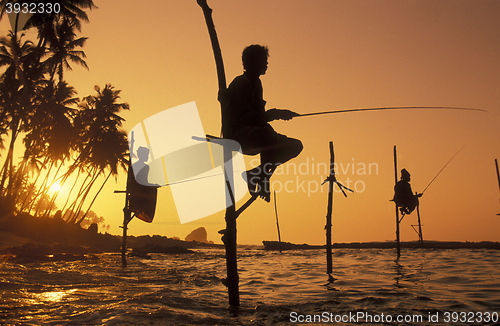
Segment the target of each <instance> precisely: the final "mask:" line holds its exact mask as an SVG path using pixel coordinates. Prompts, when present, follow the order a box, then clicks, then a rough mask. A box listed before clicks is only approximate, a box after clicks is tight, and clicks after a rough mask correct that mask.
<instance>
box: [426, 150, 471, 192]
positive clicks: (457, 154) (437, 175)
mask: <svg viewBox="0 0 500 326" xmlns="http://www.w3.org/2000/svg"><path fill="white" fill-rule="evenodd" d="M464 147H465V145H464V146H462V148H460V149H459V150H458V152H456V153H455V155H453V156H452V157H451V158H450V160H449V161H448V162H446V164H445V165H444V166H443V168H442V169H441V170H439V172H438V173H437V174H436V176H435V177H434V178H433V179H432V180H431V182H429V184H428V185H427V187H425V189H424V191H422V194H424V192H425V191H426V190H427V188H429V186H430V185H431V184H432V183H433V182H434V180H436V178H437V177H438V176H439V175H440V174H441V172H443V170H444V169H445V168H446V166H448V164H450V162H451V161H452V160H453V159H454V158H455V156H457V155H458V153H460V152H461V151H462V149H464Z"/></svg>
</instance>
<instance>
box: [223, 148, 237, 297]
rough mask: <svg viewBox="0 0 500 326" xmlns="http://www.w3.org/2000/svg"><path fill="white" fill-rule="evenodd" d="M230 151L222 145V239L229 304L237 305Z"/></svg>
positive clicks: (234, 219)
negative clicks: (223, 218) (223, 201)
mask: <svg viewBox="0 0 500 326" xmlns="http://www.w3.org/2000/svg"><path fill="white" fill-rule="evenodd" d="M231 159H232V153H231V149H230V148H228V146H224V178H225V182H226V187H227V191H228V195H227V196H226V203H227V204H228V205H227V208H226V216H225V220H226V230H225V232H224V236H223V237H222V241H223V242H224V247H225V249H226V269H227V279H226V286H227V291H228V296H229V305H230V306H232V307H238V306H239V305H240V292H239V276H238V257H237V240H236V239H237V237H236V218H237V215H236V202H235V199H234V194H233V189H232V187H231V185H232V184H233V182H232V181H233V180H232V179H233V171H232V164H231ZM226 163H227V164H226Z"/></svg>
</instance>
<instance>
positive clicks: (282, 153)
mask: <svg viewBox="0 0 500 326" xmlns="http://www.w3.org/2000/svg"><path fill="white" fill-rule="evenodd" d="M268 57H269V51H268V49H267V47H265V46H261V45H257V44H254V45H250V46H248V47H246V48H245V49H244V50H243V55H242V60H243V68H244V73H243V74H242V75H240V76H238V77H236V78H235V79H234V80H233V81H232V83H231V84H230V85H229V87H228V89H227V90H225V91H224V92H222V93H221V94H220V96H221V98H220V100H221V103H222V132H223V136H224V138H228V139H233V140H236V141H237V142H238V143H239V144H240V145H241V149H242V151H243V154H246V155H256V154H260V165H259V166H257V167H255V168H253V169H251V170H250V171H247V181H248V186H249V190H250V193H251V194H252V195H258V196H260V197H261V198H263V199H264V200H265V201H267V202H269V201H270V199H271V193H270V178H271V176H272V174H273V172H274V170H275V169H276V167H278V165H280V164H283V163H285V162H287V161H289V160H290V159H292V158H294V157H296V156H297V155H299V153H300V152H301V151H302V148H303V147H302V142H301V141H300V140H298V139H294V138H289V137H287V136H285V135H282V134H279V133H277V132H276V131H274V129H273V128H272V127H271V125H270V124H269V122H271V121H273V120H290V119H292V118H293V117H296V116H298V114H297V113H295V112H293V111H290V110H279V109H270V110H267V111H266V109H265V105H266V101H264V99H263V89H262V83H261V81H260V76H261V75H264V74H265V73H266V70H267V64H268V62H267V59H268Z"/></svg>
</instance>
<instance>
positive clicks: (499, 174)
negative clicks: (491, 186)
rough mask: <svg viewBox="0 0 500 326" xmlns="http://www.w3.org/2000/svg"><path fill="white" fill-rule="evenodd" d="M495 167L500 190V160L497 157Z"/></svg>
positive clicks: (499, 189)
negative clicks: (499, 168) (499, 161)
mask: <svg viewBox="0 0 500 326" xmlns="http://www.w3.org/2000/svg"><path fill="white" fill-rule="evenodd" d="M495 167H496V169H497V179H498V191H500V172H499V170H498V160H497V159H495Z"/></svg>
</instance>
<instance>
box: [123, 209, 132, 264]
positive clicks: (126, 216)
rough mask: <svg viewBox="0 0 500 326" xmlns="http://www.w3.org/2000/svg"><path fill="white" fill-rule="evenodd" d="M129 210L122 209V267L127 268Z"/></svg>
mask: <svg viewBox="0 0 500 326" xmlns="http://www.w3.org/2000/svg"><path fill="white" fill-rule="evenodd" d="M130 216H131V214H130V210H129V209H128V207H125V208H124V209H123V226H122V228H123V235H122V248H121V249H122V267H127V229H128V222H130Z"/></svg>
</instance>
